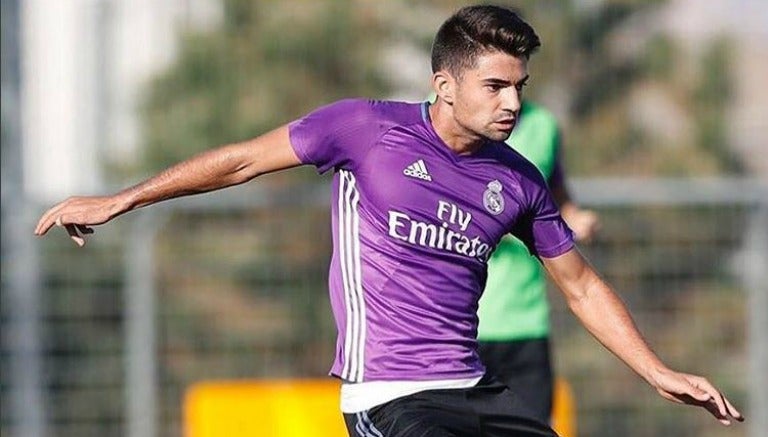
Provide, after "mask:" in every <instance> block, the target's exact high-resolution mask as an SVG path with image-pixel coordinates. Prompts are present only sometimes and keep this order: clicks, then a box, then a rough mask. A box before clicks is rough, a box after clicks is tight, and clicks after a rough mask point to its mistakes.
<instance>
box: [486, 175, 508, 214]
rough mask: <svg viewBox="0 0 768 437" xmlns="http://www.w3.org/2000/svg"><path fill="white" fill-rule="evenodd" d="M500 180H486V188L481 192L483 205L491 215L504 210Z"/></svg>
mask: <svg viewBox="0 0 768 437" xmlns="http://www.w3.org/2000/svg"><path fill="white" fill-rule="evenodd" d="M502 188H503V187H502V186H501V182H499V181H498V180H493V181H492V182H488V189H487V190H485V193H483V206H485V209H486V210H488V212H490V213H491V214H493V215H499V214H501V213H502V212H504V196H502V195H501V190H502Z"/></svg>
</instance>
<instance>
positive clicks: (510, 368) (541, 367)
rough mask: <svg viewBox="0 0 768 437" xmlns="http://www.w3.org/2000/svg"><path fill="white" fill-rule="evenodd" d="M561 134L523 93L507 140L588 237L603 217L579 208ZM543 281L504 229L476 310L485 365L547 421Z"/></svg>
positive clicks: (549, 383) (549, 381) (549, 391)
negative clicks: (565, 171)
mask: <svg viewBox="0 0 768 437" xmlns="http://www.w3.org/2000/svg"><path fill="white" fill-rule="evenodd" d="M560 140H561V138H560V130H559V128H558V124H557V121H556V119H555V117H554V116H553V115H552V114H551V113H550V112H549V111H547V110H546V109H544V108H543V107H541V106H539V105H537V104H534V103H531V102H529V101H524V102H523V106H522V109H521V114H520V122H519V124H518V125H517V126H515V129H514V131H512V135H511V136H510V137H509V139H508V140H507V144H509V145H510V147H512V148H514V149H515V150H516V151H518V152H519V153H520V154H522V155H523V156H525V158H527V159H528V160H529V161H531V162H532V163H533V164H534V165H535V166H536V167H537V168H538V169H539V171H540V172H541V173H542V175H543V176H544V179H545V180H546V181H547V183H548V185H549V188H550V191H551V192H552V195H553V197H554V199H555V201H556V202H557V204H558V206H559V207H560V212H561V214H562V216H563V218H564V219H565V221H566V223H568V225H569V227H570V228H571V230H573V232H574V235H575V237H576V240H581V241H589V240H590V239H591V238H592V236H593V234H594V232H595V231H596V230H597V228H598V225H599V223H598V217H597V215H596V214H595V213H594V212H592V211H589V210H585V209H581V208H579V207H578V205H576V204H575V203H574V202H573V200H572V199H571V197H570V195H569V192H568V189H567V187H566V183H565V177H564V174H563V168H562V163H561V160H560V155H561V151H560ZM546 288H547V283H546V272H545V271H544V269H543V267H542V265H541V263H539V261H538V260H537V259H536V258H535V257H533V256H531V254H530V252H529V251H528V248H527V247H526V246H525V245H524V244H523V243H522V242H521V241H520V240H518V239H517V238H515V237H513V236H512V235H507V236H506V237H504V238H503V239H502V240H501V242H500V243H499V245H498V246H497V248H496V251H495V252H494V254H493V256H492V257H491V259H490V260H489V262H488V279H487V282H486V286H485V291H484V292H483V295H482V297H481V299H480V304H479V310H478V316H479V318H480V325H479V328H478V341H479V346H480V349H479V351H480V357H481V359H482V361H483V363H484V364H485V365H486V368H487V370H488V372H490V373H493V374H495V375H496V376H497V377H499V378H500V379H501V380H502V381H503V382H504V383H506V384H507V385H508V386H509V387H510V388H511V389H512V391H513V392H514V393H516V394H517V395H518V396H520V397H521V398H522V400H523V402H524V403H525V404H527V405H528V406H530V408H531V410H532V412H533V413H535V414H536V417H537V418H539V420H541V421H543V422H544V423H547V422H549V421H550V414H551V410H552V398H553V385H554V382H553V371H552V363H551V360H550V350H549V304H548V302H547V296H546Z"/></svg>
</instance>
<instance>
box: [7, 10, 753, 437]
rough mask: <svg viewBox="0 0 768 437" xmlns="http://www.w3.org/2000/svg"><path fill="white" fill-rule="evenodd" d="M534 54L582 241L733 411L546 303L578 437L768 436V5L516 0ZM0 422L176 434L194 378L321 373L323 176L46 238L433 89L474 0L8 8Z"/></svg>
mask: <svg viewBox="0 0 768 437" xmlns="http://www.w3.org/2000/svg"><path fill="white" fill-rule="evenodd" d="M497 3H499V4H509V5H512V6H515V7H518V8H520V9H521V11H522V12H523V14H524V16H525V17H526V18H527V20H528V21H529V22H531V24H532V25H533V26H534V28H535V29H536V30H537V32H538V33H539V35H540V37H541V39H542V42H543V46H542V48H541V50H540V52H539V53H538V54H536V55H535V56H534V58H533V59H532V61H531V65H530V69H531V76H532V77H531V78H532V80H531V83H530V86H529V87H528V88H527V90H526V93H528V94H527V96H528V97H530V98H532V99H534V100H536V101H538V102H540V103H542V104H544V105H545V106H546V107H548V108H549V109H550V110H551V111H552V112H554V113H555V114H556V115H557V117H558V118H559V120H560V121H561V123H562V126H563V131H564V138H565V149H564V151H565V157H566V166H567V171H568V173H569V175H570V176H571V178H572V179H573V182H572V184H571V189H572V191H573V192H574V194H575V197H576V199H577V200H579V201H580V203H581V204H583V205H585V206H587V207H590V208H593V209H595V210H597V211H598V212H599V213H600V214H601V217H602V222H603V229H602V231H601V234H600V236H599V238H598V239H597V240H596V241H595V242H593V243H592V244H590V245H588V246H584V247H583V251H584V252H585V253H586V255H587V257H589V258H590V260H591V261H592V262H593V264H594V265H595V266H596V267H597V269H598V270H599V271H601V272H602V273H603V274H604V276H605V277H606V279H607V280H608V281H609V282H611V283H612V284H613V285H615V286H616V288H617V289H618V290H619V292H620V294H621V295H622V297H623V299H624V300H625V301H626V303H627V304H628V306H629V307H630V309H631V311H632V312H633V314H634V315H635V316H636V319H637V322H638V324H639V326H640V328H641V330H642V331H643V332H644V333H645V334H646V335H647V337H648V338H649V341H650V343H651V344H652V345H653V346H654V348H655V350H656V351H657V352H658V353H659V354H660V355H661V356H662V357H663V359H665V360H666V361H667V362H668V364H669V365H671V366H672V367H675V368H679V369H684V370H686V371H691V372H694V373H702V374H706V375H708V376H709V377H710V378H711V380H712V381H714V382H715V383H716V384H717V385H719V386H720V387H721V388H722V389H724V391H726V392H727V393H728V395H729V396H730V397H731V399H732V400H733V401H734V403H735V404H737V406H739V407H740V408H742V411H743V412H745V414H746V415H747V417H748V422H747V423H745V424H743V425H737V426H734V427H731V428H724V427H721V426H719V425H718V424H717V423H716V422H715V421H714V420H713V419H712V418H711V417H709V416H708V415H707V414H706V413H705V412H703V411H699V410H697V409H693V408H685V407H678V406H673V405H672V404H670V403H668V402H666V401H664V400H662V399H660V398H659V397H658V396H657V395H656V394H655V392H653V391H652V390H650V389H649V388H648V387H647V386H646V385H645V384H644V383H643V382H641V381H640V380H639V378H637V377H636V376H635V375H633V374H632V373H631V371H629V370H628V369H627V368H626V367H625V366H624V365H623V364H621V363H620V362H619V361H618V360H617V359H615V358H614V357H613V356H612V355H610V353H608V352H607V351H605V350H604V349H603V348H602V347H601V346H600V345H599V344H597V342H595V341H594V340H593V339H592V338H591V337H590V336H589V335H588V334H586V332H585V331H584V330H583V329H582V328H581V327H580V326H579V325H578V323H577V322H576V321H575V320H574V318H573V317H572V316H571V315H570V314H569V313H568V312H567V310H566V309H565V308H564V304H563V300H562V298H560V297H559V296H558V295H557V293H556V292H553V293H552V296H551V298H552V304H553V314H552V317H553V324H554V330H553V339H554V357H555V361H556V365H557V371H558V373H559V374H560V375H561V376H563V377H564V378H566V379H567V380H568V381H569V382H570V383H571V385H572V387H573V390H574V395H575V398H576V409H577V422H578V430H579V435H580V436H595V437H597V436H606V437H607V436H637V437H640V436H642V437H651V436H705V437H715V436H748V437H758V436H763V435H765V430H766V429H768V286H767V285H766V284H768V277H767V274H766V271H768V235H767V234H768V145H767V144H766V140H765V136H766V133H767V132H768V121H767V120H768V87H767V86H766V81H767V80H768V79H767V78H768V24H767V23H768V3H766V2H765V1H762V0H709V1H706V2H701V1H696V0H654V1H630V0H574V1H555V0H539V1H517V2H504V1H499V2H497ZM1 4H2V295H1V301H0V303H1V304H2V306H1V311H0V323H1V325H0V330H1V333H2V345H1V347H0V372H1V373H0V405H1V406H2V407H1V408H2V409H1V414H0V433H1V434H2V435H3V436H19V437H32V436H47V435H51V436H121V435H127V436H131V437H136V436H161V435H162V436H178V435H182V434H183V429H182V428H183V426H182V411H181V409H182V400H183V396H184V392H185V390H186V389H187V388H188V387H189V386H190V384H192V383H194V382H196V381H201V380H216V379H239V378H285V377H288V378H293V377H302V378H304V377H322V376H323V375H325V373H326V372H327V370H328V368H329V366H330V363H331V361H332V357H333V353H334V341H335V334H336V333H335V328H334V325H333V322H332V319H331V312H330V307H329V303H328V299H327V291H326V275H327V268H328V263H329V256H330V250H331V249H330V232H329V230H330V219H329V211H328V206H327V201H328V199H329V186H328V181H329V179H328V177H327V175H326V176H322V177H318V176H316V175H315V174H314V171H313V170H312V169H310V168H306V169H300V170H297V171H292V172H287V173H280V174H275V175H271V176H268V177H264V178H262V179H260V180H258V181H257V182H255V183H250V184H247V185H246V186H243V187H239V188H234V189H229V190H225V191H223V192H219V193H215V194H208V195H204V196H198V197H195V198H189V199H181V200H176V201H171V202H168V203H166V204H162V205H158V206H156V207H152V208H149V209H146V210H142V211H139V212H136V213H132V214H130V215H128V216H126V217H124V218H121V219H120V220H117V221H116V222H114V223H110V224H108V225H106V226H103V227H101V228H100V229H99V230H98V231H100V232H97V236H96V238H93V239H91V241H90V242H89V244H88V245H87V246H86V247H85V248H83V249H77V248H76V247H75V245H74V244H72V243H71V241H69V240H68V239H67V238H66V236H65V235H64V232H60V231H59V230H58V229H54V232H53V233H52V235H50V236H48V237H47V238H45V239H37V238H34V236H33V235H32V231H33V229H34V225H35V223H36V221H37V218H38V216H39V215H40V214H41V213H42V212H43V211H44V210H45V209H46V208H47V207H48V206H50V205H51V204H52V203H53V202H56V201H58V200H61V199H62V198H64V197H67V196H70V195H74V194H99V193H108V192H112V191H115V190H117V189H118V188H120V187H124V186H127V185H132V184H135V183H137V182H138V181H140V180H142V179H143V178H145V177H147V176H149V175H151V174H152V173H153V172H155V171H157V170H159V169H161V168H164V167H165V166H167V165H169V164H171V163H174V162H176V161H178V160H181V159H183V158H186V157H188V156H190V155H191V154H193V153H196V152H198V151H201V150H203V149H205V148H207V147H210V146H213V145H217V144H221V143H226V142H231V141H236V140H242V139H245V138H248V137H251V136H255V135H257V134H259V133H262V132H264V131H266V130H267V129H270V128H272V127H275V126H276V125H278V124H281V123H284V122H287V121H290V120H293V119H295V118H298V117H299V116H301V115H303V114H304V113H306V112H307V111H309V110H311V109H312V108H314V107H316V106H318V105H322V104H325V103H329V102H331V101H333V100H336V99H339V98H343V97H351V96H366V97H373V98H396V99H404V100H409V101H418V100H421V99H423V98H424V97H425V96H426V95H427V93H428V92H429V80H428V79H429V75H430V67H429V49H430V44H431V40H432V37H433V35H434V33H435V32H436V30H437V28H438V26H439V25H440V23H441V22H442V21H443V20H444V19H445V18H447V17H448V16H449V15H450V14H451V13H452V12H453V11H454V10H455V9H456V7H458V6H461V5H463V4H465V2H458V1H415V0H413V1H406V0H388V1H386V2H384V1H374V0H336V1H332V0H324V1H309V0H306V1H299V0H283V1H279V2H278V1H267V0H263V1H257V0H160V1H157V0H26V1H25V0H1Z"/></svg>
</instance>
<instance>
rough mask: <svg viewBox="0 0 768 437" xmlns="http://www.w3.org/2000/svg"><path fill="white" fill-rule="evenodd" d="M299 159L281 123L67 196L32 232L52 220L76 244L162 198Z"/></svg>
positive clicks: (244, 179) (250, 176)
mask: <svg viewBox="0 0 768 437" xmlns="http://www.w3.org/2000/svg"><path fill="white" fill-rule="evenodd" d="M300 164H301V162H300V160H299V158H298V157H297V156H296V153H295V152H294V151H293V148H292V147H291V143H290V139H289V135H288V125H285V126H282V127H279V128H277V129H275V130H273V131H271V132H268V133H266V134H264V135H261V136H259V137H256V138H254V139H251V140H248V141H243V142H240V143H234V144H228V145H224V146H220V147H217V148H214V149H211V150H207V151H205V152H202V153H200V154H198V155H195V156H193V157H192V158H189V159H187V160H185V161H182V162H180V163H178V164H176V165H174V166H172V167H170V168H168V169H166V170H164V171H162V172H160V173H159V174H157V175H155V176H153V177H151V178H149V179H147V180H145V181H144V182H141V183H139V184H138V185H135V186H133V187H130V188H126V189H124V190H122V191H120V192H118V193H115V194H113V195H109V196H77V197H70V198H68V199H66V200H64V201H63V202H61V203H59V204H57V205H55V206H53V207H52V208H50V209H49V210H48V211H46V212H45V213H44V214H43V215H42V216H41V218H40V220H39V221H38V223H37V227H36V228H35V234H36V235H44V234H45V233H46V232H48V230H49V229H50V228H51V227H52V226H53V225H58V226H64V227H65V228H66V230H67V232H68V233H69V235H70V237H71V238H72V239H73V240H74V241H75V243H77V244H78V245H79V246H82V245H84V244H85V239H84V237H83V234H90V233H92V232H93V230H92V228H91V226H93V225H100V224H103V223H106V222H108V221H109V220H112V219H113V218H115V217H117V216H119V215H121V214H124V213H126V212H129V211H132V210H134V209H137V208H141V207H144V206H148V205H152V204H153V203H157V202H160V201H162V200H167V199H173V198H175V197H181V196H187V195H190V194H198V193H205V192H208V191H213V190H218V189H221V188H225V187H230V186H233V185H238V184H242V183H244V182H247V181H249V180H251V179H253V178H255V177H256V176H259V175H262V174H266V173H270V172H274V171H278V170H282V169H287V168H291V167H295V166H298V165H300Z"/></svg>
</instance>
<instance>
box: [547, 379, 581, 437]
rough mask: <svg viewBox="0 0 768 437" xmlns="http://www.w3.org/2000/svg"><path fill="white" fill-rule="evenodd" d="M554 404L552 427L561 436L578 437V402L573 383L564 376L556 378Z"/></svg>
mask: <svg viewBox="0 0 768 437" xmlns="http://www.w3.org/2000/svg"><path fill="white" fill-rule="evenodd" d="M552 404H553V405H552V429H554V430H555V431H556V432H557V434H558V435H560V437H576V402H575V401H574V397H573V390H572V389H571V385H570V384H569V383H568V381H566V380H565V379H563V378H556V379H555V395H554V399H553V400H552Z"/></svg>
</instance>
